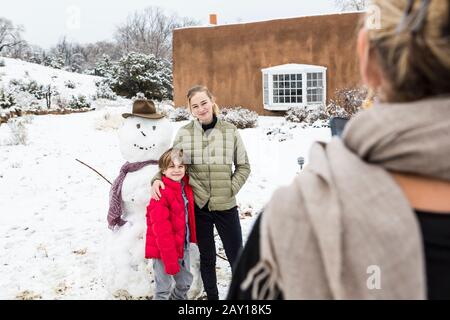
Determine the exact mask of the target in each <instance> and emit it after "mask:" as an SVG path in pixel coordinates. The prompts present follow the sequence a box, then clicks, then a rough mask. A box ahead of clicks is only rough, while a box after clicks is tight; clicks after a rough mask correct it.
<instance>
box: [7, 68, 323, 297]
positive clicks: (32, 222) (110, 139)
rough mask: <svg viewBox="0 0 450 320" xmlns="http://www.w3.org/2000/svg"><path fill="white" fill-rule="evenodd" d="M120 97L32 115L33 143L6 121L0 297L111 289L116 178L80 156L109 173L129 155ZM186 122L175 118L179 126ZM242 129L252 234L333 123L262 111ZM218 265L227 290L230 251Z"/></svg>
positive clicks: (247, 224)
mask: <svg viewBox="0 0 450 320" xmlns="http://www.w3.org/2000/svg"><path fill="white" fill-rule="evenodd" d="M71 76H73V74H71ZM122 102H123V101H122ZM113 104H114V105H115V106H114V107H112V106H106V107H104V108H102V109H99V110H96V111H92V112H87V113H79V114H69V115H46V116H35V117H34V118H33V120H32V121H31V123H30V124H27V128H28V137H29V141H28V144H27V145H15V146H12V145H8V144H7V143H6V141H8V139H9V135H10V130H9V126H7V125H1V126H0V299H23V298H35V299H39V298H41V299H112V297H111V296H110V294H109V293H108V292H107V290H106V288H105V286H104V283H103V280H102V260H103V258H104V254H105V246H107V245H108V244H107V243H105V241H104V240H105V239H106V238H107V235H108V232H111V231H110V230H109V229H108V228H107V223H106V214H107V209H108V193H109V188H110V186H109V184H108V183H107V182H105V181H104V180H103V179H102V178H101V177H100V176H98V175H97V174H95V173H94V172H93V171H91V170H90V169H88V168H87V167H85V166H83V165H81V164H80V163H78V162H77V161H76V160H75V159H80V160H81V161H84V162H86V163H87V164H89V165H91V166H93V167H94V168H95V169H97V170H98V171H100V172H101V173H102V174H103V175H104V176H105V177H107V178H108V179H109V180H113V179H114V178H115V177H116V176H117V174H118V172H119V168H120V166H121V165H122V164H123V162H124V160H123V159H122V157H121V154H120V151H119V147H118V139H117V131H116V130H114V129H111V127H117V126H118V125H120V121H121V117H120V114H121V113H122V112H123V111H125V110H127V111H129V108H130V107H129V105H128V106H126V107H124V106H123V105H122V106H121V101H117V102H114V103H113ZM185 123H186V121H184V122H177V123H173V125H174V127H175V131H176V129H177V128H178V127H180V126H181V125H183V124H185ZM97 128H101V130H99V129H97ZM240 133H241V135H242V138H243V140H244V143H245V146H246V148H247V151H248V154H249V159H250V162H251V167H252V173H251V175H250V177H249V179H248V180H247V183H246V184H245V186H244V187H243V189H242V190H241V191H240V192H239V194H238V196H237V199H238V204H239V206H240V209H241V210H247V209H251V211H252V212H253V214H252V216H248V217H245V218H243V219H242V220H241V223H242V228H243V234H244V239H246V238H247V236H248V233H249V231H250V229H251V226H252V224H253V222H254V219H255V216H256V213H257V212H258V211H259V210H260V209H261V208H262V207H263V206H264V204H265V203H266V202H267V201H268V200H269V199H270V196H271V194H272V192H273V191H274V190H275V189H276V188H277V187H279V186H281V185H284V184H288V183H290V181H291V180H292V178H293V177H294V176H295V174H296V173H297V172H298V171H299V166H298V164H297V158H298V157H299V156H303V157H305V160H306V162H307V159H308V150H309V147H310V145H311V143H312V142H313V141H315V140H325V141H326V140H328V139H329V138H330V133H329V129H328V128H306V129H303V128H301V127H300V126H299V125H295V124H292V123H286V122H285V121H284V119H283V118H276V117H259V127H257V128H254V129H245V130H240ZM267 133H269V134H267ZM280 140H281V141H280ZM219 242H220V241H219ZM219 242H218V244H217V246H218V247H221V244H220V243H219ZM219 253H221V254H222V255H224V253H223V251H219ZM217 268H218V270H217V273H218V279H219V291H220V296H221V298H224V297H225V295H226V292H227V286H228V284H229V280H230V268H229V267H228V266H227V262H226V261H223V260H221V259H218V264H217Z"/></svg>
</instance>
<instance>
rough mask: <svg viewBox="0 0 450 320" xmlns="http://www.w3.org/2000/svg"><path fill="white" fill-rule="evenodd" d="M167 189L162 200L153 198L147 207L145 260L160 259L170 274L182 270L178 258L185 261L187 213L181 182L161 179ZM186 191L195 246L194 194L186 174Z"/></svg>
mask: <svg viewBox="0 0 450 320" xmlns="http://www.w3.org/2000/svg"><path fill="white" fill-rule="evenodd" d="M162 181H163V183H164V185H165V189H164V190H163V189H161V199H160V200H159V201H156V200H155V199H151V200H150V203H149V204H148V206H147V237H146V243H145V257H146V258H147V259H161V260H162V261H163V263H164V267H165V271H166V273H167V274H171V275H174V274H176V273H178V272H179V271H180V265H179V263H178V259H183V255H184V242H185V238H186V214H185V211H184V201H183V195H182V193H181V183H179V182H175V181H173V180H171V179H169V178H167V177H165V176H163V177H162ZM183 182H184V192H185V194H186V197H187V199H188V201H189V203H188V222H189V234H190V239H189V240H190V242H192V243H196V242H197V237H196V234H195V216H194V193H193V192H192V188H191V186H190V185H189V178H188V176H187V175H185V176H184V177H183Z"/></svg>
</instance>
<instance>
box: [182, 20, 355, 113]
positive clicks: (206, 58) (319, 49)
mask: <svg viewBox="0 0 450 320" xmlns="http://www.w3.org/2000/svg"><path fill="white" fill-rule="evenodd" d="M360 15H361V14H359V13H347V14H333V15H322V16H311V17H300V18H291V19H280V20H270V21H262V22H255V23H246V24H235V25H223V26H215V27H193V28H185V29H178V30H175V31H174V35H173V78H174V103H175V106H177V107H178V106H186V104H187V102H186V92H187V90H188V89H189V88H190V87H191V86H192V85H194V84H204V85H206V86H208V87H209V88H210V90H211V91H212V92H213V94H214V95H215V96H216V98H217V103H218V104H219V106H237V105H241V106H243V107H246V108H248V109H252V110H255V111H257V112H258V113H259V114H266V115H269V114H270V115H272V114H274V113H271V112H268V111H265V110H264V109H263V101H262V74H261V69H263V68H267V67H272V66H276V65H281V64H286V63H300V64H313V65H321V66H325V67H327V102H328V101H329V99H330V98H332V97H333V94H334V92H335V89H340V88H344V87H350V86H355V85H357V84H358V83H359V71H358V63H357V58H356V34H357V26H358V23H359V17H360Z"/></svg>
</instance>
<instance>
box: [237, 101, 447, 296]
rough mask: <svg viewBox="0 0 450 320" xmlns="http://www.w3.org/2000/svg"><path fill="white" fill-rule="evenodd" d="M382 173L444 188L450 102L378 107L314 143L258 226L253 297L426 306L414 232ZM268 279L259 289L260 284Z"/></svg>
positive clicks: (250, 282) (410, 215)
mask: <svg viewBox="0 0 450 320" xmlns="http://www.w3.org/2000/svg"><path fill="white" fill-rule="evenodd" d="M389 171H393V172H401V173H410V174H416V175H420V176H424V177H429V178H436V179H441V180H444V181H450V98H449V97H439V98H434V99H426V100H421V101H416V102H413V103H397V104H378V105H375V106H374V107H372V108H371V109H369V110H365V111H362V112H360V114H358V115H357V116H356V117H355V118H353V119H352V120H351V121H350V122H349V123H348V125H347V127H346V128H345V130H344V133H343V138H342V140H341V139H339V138H333V139H332V140H331V142H330V143H327V144H325V143H315V144H314V145H313V146H312V147H311V151H310V161H309V164H308V166H307V167H306V168H305V170H303V171H302V173H301V174H299V175H298V177H296V178H295V179H294V181H293V183H292V184H291V185H290V186H288V187H283V188H280V189H279V190H277V191H276V192H275V193H274V195H273V197H272V199H271V201H270V202H269V204H268V205H267V207H266V208H265V211H264V214H263V216H262V220H261V239H260V245H261V258H260V261H259V263H258V264H257V265H256V266H255V267H254V268H253V269H252V270H250V272H249V274H248V275H247V279H246V281H244V283H243V284H242V285H241V288H242V289H247V288H249V287H251V288H252V295H253V298H259V299H262V298H274V297H275V294H276V291H277V288H278V289H281V291H282V292H283V295H284V297H285V298H286V299H424V298H426V278H425V268H424V253H423V248H422V238H421V233H420V228H419V225H418V222H417V219H416V217H415V214H414V212H413V209H412V208H411V207H410V205H409V203H408V201H407V199H406V198H405V197H404V195H403V192H402V190H401V189H400V188H399V186H398V185H397V184H396V182H395V181H394V180H393V178H392V176H391V175H390V174H389ZM263 278H267V279H268V280H267V281H265V282H264V284H263V285H262V284H261V279H263Z"/></svg>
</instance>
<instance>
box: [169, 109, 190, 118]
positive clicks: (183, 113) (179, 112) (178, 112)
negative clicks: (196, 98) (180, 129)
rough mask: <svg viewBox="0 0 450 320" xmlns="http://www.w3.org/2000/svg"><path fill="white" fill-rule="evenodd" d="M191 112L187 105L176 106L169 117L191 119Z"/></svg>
mask: <svg viewBox="0 0 450 320" xmlns="http://www.w3.org/2000/svg"><path fill="white" fill-rule="evenodd" d="M190 118H191V114H190V113H189V111H188V110H187V109H186V108H185V107H178V108H174V110H173V111H172V112H171V113H170V114H169V119H170V120H172V121H175V122H176V121H184V120H189V119H190Z"/></svg>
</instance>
